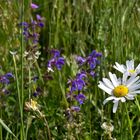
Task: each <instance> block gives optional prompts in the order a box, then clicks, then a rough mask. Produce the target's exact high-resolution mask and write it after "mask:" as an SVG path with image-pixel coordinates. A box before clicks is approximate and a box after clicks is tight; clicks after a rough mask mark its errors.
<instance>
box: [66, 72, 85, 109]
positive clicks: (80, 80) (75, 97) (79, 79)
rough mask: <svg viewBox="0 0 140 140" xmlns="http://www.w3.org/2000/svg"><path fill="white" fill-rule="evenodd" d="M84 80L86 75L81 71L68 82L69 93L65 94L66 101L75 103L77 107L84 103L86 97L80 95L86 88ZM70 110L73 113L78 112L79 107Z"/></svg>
mask: <svg viewBox="0 0 140 140" xmlns="http://www.w3.org/2000/svg"><path fill="white" fill-rule="evenodd" d="M85 78H86V73H85V72H83V71H82V72H81V73H78V74H77V75H76V78H75V79H73V80H69V81H68V84H69V89H70V92H69V93H68V94H67V100H68V101H69V102H72V101H77V102H78V104H79V105H82V104H83V103H84V101H85V99H86V96H85V95H84V94H83V93H82V91H83V90H84V87H85V86H86V83H85ZM71 108H72V110H73V111H80V107H79V106H72V107H71ZM78 108H79V109H78Z"/></svg>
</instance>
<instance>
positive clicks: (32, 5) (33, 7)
mask: <svg viewBox="0 0 140 140" xmlns="http://www.w3.org/2000/svg"><path fill="white" fill-rule="evenodd" d="M38 7H39V6H38V5H36V4H34V3H31V8H32V9H37V8H38Z"/></svg>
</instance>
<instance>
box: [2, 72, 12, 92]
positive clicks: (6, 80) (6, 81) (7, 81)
mask: <svg viewBox="0 0 140 140" xmlns="http://www.w3.org/2000/svg"><path fill="white" fill-rule="evenodd" d="M12 78H14V76H13V74H12V73H10V72H9V73H6V74H4V75H1V76H0V83H1V84H2V88H1V91H2V92H3V93H5V94H9V93H10V92H9V90H8V89H6V88H7V85H9V84H10V80H11V79H12Z"/></svg>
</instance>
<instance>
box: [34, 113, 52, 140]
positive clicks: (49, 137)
mask: <svg viewBox="0 0 140 140" xmlns="http://www.w3.org/2000/svg"><path fill="white" fill-rule="evenodd" d="M37 112H38V113H39V115H40V117H41V118H43V120H44V122H45V126H46V128H47V133H48V140H52V138H51V132H50V128H49V124H48V121H47V119H46V118H45V116H44V115H43V114H42V113H41V112H40V111H39V110H37Z"/></svg>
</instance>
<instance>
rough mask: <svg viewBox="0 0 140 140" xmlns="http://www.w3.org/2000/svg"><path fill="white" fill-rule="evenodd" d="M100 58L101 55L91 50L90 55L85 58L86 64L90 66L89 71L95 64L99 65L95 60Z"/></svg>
mask: <svg viewBox="0 0 140 140" xmlns="http://www.w3.org/2000/svg"><path fill="white" fill-rule="evenodd" d="M101 56H102V54H101V53H98V52H96V51H95V50H93V51H92V53H91V54H90V55H89V56H88V57H87V64H88V65H89V66H90V69H91V70H93V69H95V67H96V66H97V64H99V63H100V61H99V60H98V59H97V58H98V57H101Z"/></svg>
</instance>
